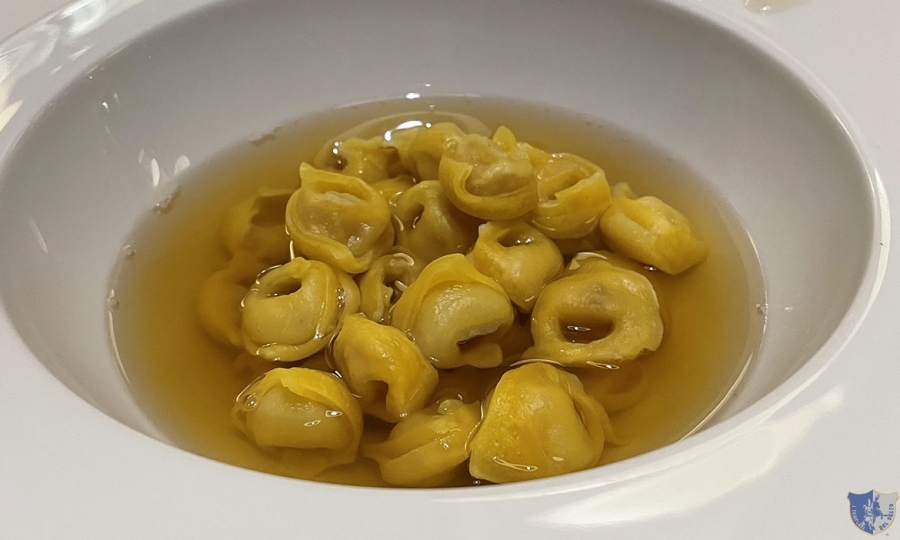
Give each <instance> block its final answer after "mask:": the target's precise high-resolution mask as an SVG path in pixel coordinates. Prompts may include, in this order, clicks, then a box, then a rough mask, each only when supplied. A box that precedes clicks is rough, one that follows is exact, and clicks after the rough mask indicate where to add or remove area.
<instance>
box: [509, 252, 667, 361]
mask: <svg viewBox="0 0 900 540" xmlns="http://www.w3.org/2000/svg"><path fill="white" fill-rule="evenodd" d="M531 334H532V337H533V338H534V346H533V347H531V348H530V349H528V350H527V351H525V358H540V359H547V360H551V361H554V362H559V363H560V364H563V365H566V366H573V367H588V366H592V365H598V364H620V363H622V362H628V361H630V360H634V359H635V358H637V357H638V356H640V354H641V353H643V352H644V351H655V350H656V349H657V348H658V347H659V344H660V343H661V342H662V336H663V322H662V318H661V317H660V314H659V301H658V300H657V297H656V292H655V291H654V290H653V286H652V285H651V284H650V282H649V281H648V280H647V278H645V277H644V276H642V275H640V274H638V273H637V272H634V271H632V270H626V269H624V268H619V267H617V266H614V265H613V264H611V263H609V262H608V261H606V260H603V259H600V258H594V259H591V260H590V263H589V264H584V265H582V266H580V267H579V268H578V269H576V270H573V271H572V273H570V274H569V275H567V276H564V277H562V278H560V279H558V280H556V281H554V282H553V283H551V284H549V285H547V286H546V287H544V290H543V291H542V292H541V294H540V296H538V299H537V302H536V303H535V306H534V310H532V313H531Z"/></svg>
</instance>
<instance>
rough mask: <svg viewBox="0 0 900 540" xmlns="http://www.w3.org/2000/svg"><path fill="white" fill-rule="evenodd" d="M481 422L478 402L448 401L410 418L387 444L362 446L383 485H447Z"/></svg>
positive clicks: (395, 431) (394, 432) (392, 432)
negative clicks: (376, 467)
mask: <svg viewBox="0 0 900 540" xmlns="http://www.w3.org/2000/svg"><path fill="white" fill-rule="evenodd" d="M480 419H481V408H480V402H477V401H476V402H475V403H469V404H466V403H463V402H462V401H459V400H455V399H447V400H444V401H441V402H440V403H437V404H435V405H433V406H431V407H429V408H427V409H423V410H421V411H418V412H416V413H413V414H411V415H410V416H409V417H408V418H406V419H404V420H402V421H401V422H400V423H399V424H397V425H396V426H394V429H392V430H391V434H390V436H389V437H388V439H387V441H384V442H381V443H377V444H370V445H364V446H363V448H362V453H363V455H365V456H366V457H369V458H371V459H373V460H375V461H376V462H377V463H378V466H379V468H380V469H381V475H382V477H384V479H385V481H387V482H388V483H390V484H394V485H397V486H408V487H434V486H440V485H443V484H446V483H447V482H448V481H449V480H450V479H452V478H453V476H454V475H455V474H456V473H457V472H458V471H459V470H460V468H461V467H460V466H461V465H462V464H463V463H464V462H465V461H466V459H468V457H469V446H468V445H469V439H470V437H471V434H472V432H473V431H474V430H475V428H476V427H477V425H478V422H479V420H480Z"/></svg>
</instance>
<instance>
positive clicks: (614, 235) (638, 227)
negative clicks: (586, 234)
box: [600, 184, 708, 275]
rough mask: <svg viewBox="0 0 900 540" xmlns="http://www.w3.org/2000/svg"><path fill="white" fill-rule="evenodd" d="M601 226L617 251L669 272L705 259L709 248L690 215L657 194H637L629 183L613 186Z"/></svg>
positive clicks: (604, 234) (611, 245) (680, 269)
mask: <svg viewBox="0 0 900 540" xmlns="http://www.w3.org/2000/svg"><path fill="white" fill-rule="evenodd" d="M600 229H601V230H602V231H603V236H604V238H606V241H607V243H608V244H609V245H610V247H612V249H613V250H614V251H617V252H619V253H622V254H624V255H627V256H628V257H631V258H632V259H634V260H636V261H640V262H642V263H644V264H649V265H650V266H654V267H656V268H659V269H660V270H662V271H663V272H666V273H667V274H673V275H674V274H679V273H681V272H684V271H685V270H687V269H688V268H690V267H692V266H694V265H696V264H699V263H701V262H703V260H704V259H706V255H707V252H708V248H707V246H706V244H705V243H704V242H703V241H702V240H700V239H699V238H697V236H696V234H694V230H693V228H692V227H691V224H690V222H689V221H688V220H687V218H686V217H684V216H683V215H681V214H680V213H679V212H678V211H677V210H675V209H674V208H672V207H671V206H669V205H668V204H666V203H664V202H663V201H661V200H659V199H657V198H656V197H651V196H644V197H637V195H636V194H635V193H634V191H633V190H632V189H631V188H630V187H629V186H628V184H618V185H616V186H615V188H614V189H613V199H612V204H611V206H610V207H609V209H608V210H607V211H606V212H605V213H604V214H603V217H602V218H601V219H600Z"/></svg>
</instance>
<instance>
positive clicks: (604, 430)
mask: <svg viewBox="0 0 900 540" xmlns="http://www.w3.org/2000/svg"><path fill="white" fill-rule="evenodd" d="M484 411H485V412H484V419H483V420H482V422H481V426H480V427H479V429H478V431H477V432H476V433H475V436H474V437H473V438H472V442H471V445H470V447H471V456H470V458H469V473H470V474H471V475H472V476H474V477H475V478H481V479H483V480H488V481H490V482H496V483H505V482H519V481H522V480H530V479H534V478H546V477H549V476H556V475H559V474H565V473H570V472H575V471H580V470H584V469H587V468H590V467H594V466H596V465H597V464H598V463H599V461H600V455H601V454H602V453H603V446H604V444H605V442H606V440H607V437H608V433H609V432H611V424H610V423H609V418H608V417H607V416H606V412H605V411H604V410H603V406H601V405H600V404H599V403H598V402H597V400H595V399H594V398H592V397H590V396H589V395H588V394H587V393H585V391H584V388H583V387H582V385H581V382H579V381H578V377H576V376H574V375H572V374H571V373H566V372H565V371H563V370H561V369H558V368H555V367H553V366H550V365H549V364H545V363H541V362H536V363H531V364H525V365H523V366H520V367H517V368H514V369H511V370H510V371H507V372H506V373H505V374H504V375H503V377H502V378H501V379H500V382H499V383H497V386H496V387H495V388H494V390H493V392H492V393H491V395H490V396H489V397H488V399H487V401H486V403H485V405H484Z"/></svg>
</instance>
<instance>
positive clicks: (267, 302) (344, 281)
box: [241, 257, 359, 362]
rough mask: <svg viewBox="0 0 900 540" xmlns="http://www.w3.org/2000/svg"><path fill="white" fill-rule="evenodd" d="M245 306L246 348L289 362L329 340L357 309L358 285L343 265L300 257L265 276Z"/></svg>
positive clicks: (259, 354) (256, 285)
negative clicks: (341, 266) (347, 316)
mask: <svg viewBox="0 0 900 540" xmlns="http://www.w3.org/2000/svg"><path fill="white" fill-rule="evenodd" d="M243 306H244V307H243V312H242V321H241V325H242V329H243V336H244V347H245V348H246V349H247V352H249V353H250V354H253V355H256V356H259V357H261V358H264V359H266V360H272V361H276V362H278V361H280V362H291V361H295V360H301V359H303V358H306V357H308V356H311V355H313V354H314V353H316V352H318V351H320V350H322V348H324V347H325V345H327V344H328V340H329V339H330V338H331V336H332V335H333V334H334V332H335V330H337V327H338V323H340V321H341V319H342V318H343V316H344V315H345V314H346V313H354V312H355V311H356V310H357V309H359V289H358V288H357V286H356V283H354V282H353V280H352V279H350V276H348V275H347V274H345V273H343V272H341V271H340V270H334V269H333V268H331V267H330V266H328V265H327V264H325V263H322V262H319V261H308V260H306V259H303V258H300V257H298V258H296V259H294V260H292V261H291V262H289V263H287V264H285V265H283V266H279V267H277V268H273V269H271V270H269V271H267V272H265V273H264V274H263V275H261V276H260V277H259V278H258V279H257V281H256V283H255V284H254V285H253V286H252V287H251V288H250V290H249V291H248V292H247V295H246V296H245V297H244V301H243Z"/></svg>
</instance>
